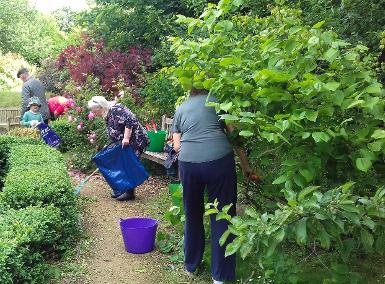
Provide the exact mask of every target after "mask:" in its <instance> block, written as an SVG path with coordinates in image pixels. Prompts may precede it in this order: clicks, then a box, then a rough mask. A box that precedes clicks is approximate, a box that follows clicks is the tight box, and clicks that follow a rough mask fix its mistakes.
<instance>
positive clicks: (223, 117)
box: [220, 114, 239, 121]
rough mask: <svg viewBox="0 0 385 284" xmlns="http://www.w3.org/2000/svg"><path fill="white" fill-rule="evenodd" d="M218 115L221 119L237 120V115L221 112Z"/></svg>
mask: <svg viewBox="0 0 385 284" xmlns="http://www.w3.org/2000/svg"><path fill="white" fill-rule="evenodd" d="M220 117H221V119H223V120H230V121H237V120H239V117H238V116H236V115H231V114H222V115H221V116H220Z"/></svg>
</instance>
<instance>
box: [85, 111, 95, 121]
mask: <svg viewBox="0 0 385 284" xmlns="http://www.w3.org/2000/svg"><path fill="white" fill-rule="evenodd" d="M87 117H88V119H89V120H92V119H94V118H95V114H94V113H93V112H90V113H89V114H88V116H87Z"/></svg>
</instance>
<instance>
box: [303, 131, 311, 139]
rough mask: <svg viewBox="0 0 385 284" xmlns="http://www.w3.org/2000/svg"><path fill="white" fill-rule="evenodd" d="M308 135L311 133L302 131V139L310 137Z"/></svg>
mask: <svg viewBox="0 0 385 284" xmlns="http://www.w3.org/2000/svg"><path fill="white" fill-rule="evenodd" d="M310 135H311V133H310V132H304V133H302V139H307V138H309V137H310Z"/></svg>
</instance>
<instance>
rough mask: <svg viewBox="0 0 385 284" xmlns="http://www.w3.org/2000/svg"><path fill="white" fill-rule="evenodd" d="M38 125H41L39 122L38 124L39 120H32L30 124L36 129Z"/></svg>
mask: <svg viewBox="0 0 385 284" xmlns="http://www.w3.org/2000/svg"><path fill="white" fill-rule="evenodd" d="M38 123H39V122H38V121H37V120H32V121H31V122H30V124H31V127H36V125H37V124H38Z"/></svg>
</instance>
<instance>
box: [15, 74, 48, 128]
mask: <svg viewBox="0 0 385 284" xmlns="http://www.w3.org/2000/svg"><path fill="white" fill-rule="evenodd" d="M17 78H19V79H21V80H22V81H23V82H24V84H23V88H22V91H21V92H22V103H21V111H20V117H23V116H24V113H26V112H27V111H28V110H29V109H28V103H29V99H30V98H32V97H37V98H39V100H40V103H41V107H40V112H41V114H42V116H43V119H44V122H45V123H48V120H49V119H50V111H49V108H48V103H47V98H46V97H45V88H44V85H43V83H42V82H40V81H39V80H37V79H35V78H32V77H31V75H30V74H29V72H28V69H26V68H22V69H20V70H19V72H17Z"/></svg>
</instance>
